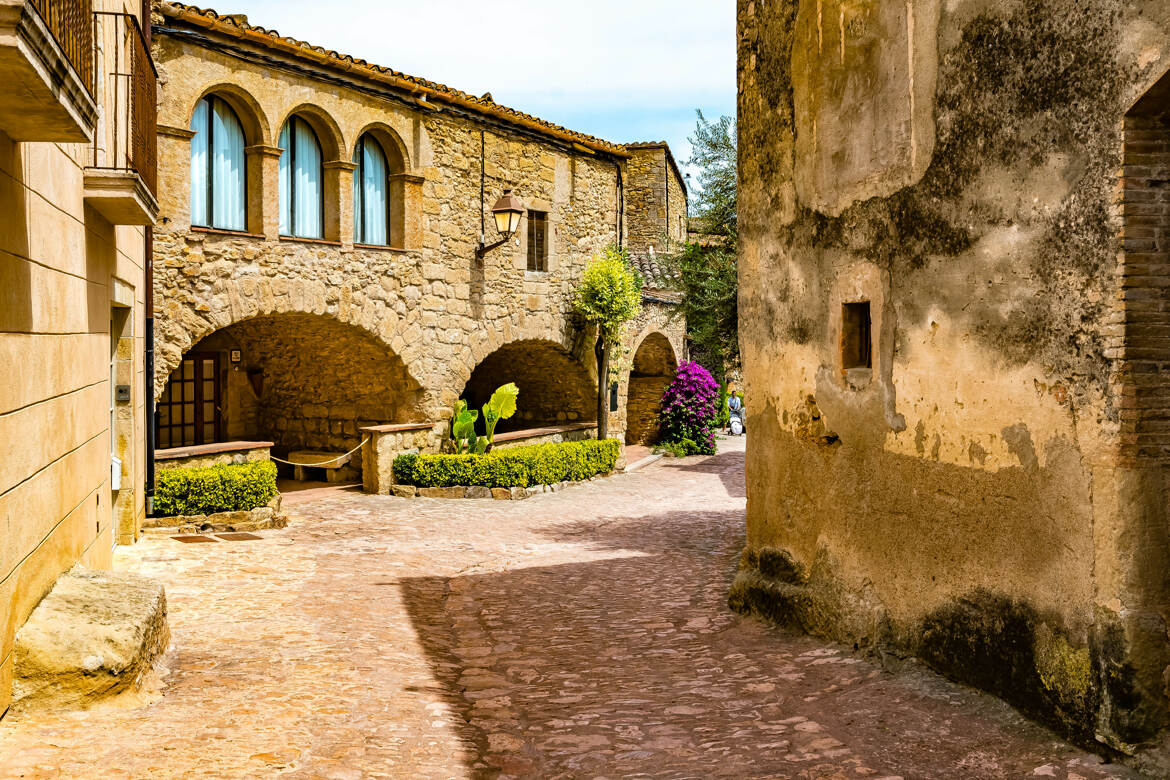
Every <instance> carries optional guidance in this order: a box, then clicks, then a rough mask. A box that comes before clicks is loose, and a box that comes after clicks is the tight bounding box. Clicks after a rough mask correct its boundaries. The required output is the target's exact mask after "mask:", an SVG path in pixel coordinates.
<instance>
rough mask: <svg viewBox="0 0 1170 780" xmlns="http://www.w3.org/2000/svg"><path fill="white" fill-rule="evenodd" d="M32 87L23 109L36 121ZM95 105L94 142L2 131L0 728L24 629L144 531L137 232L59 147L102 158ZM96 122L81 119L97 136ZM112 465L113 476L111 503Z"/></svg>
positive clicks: (126, 8) (107, 124)
mask: <svg viewBox="0 0 1170 780" xmlns="http://www.w3.org/2000/svg"><path fill="white" fill-rule="evenodd" d="M16 10H17V11H18V12H19V10H20V9H19V7H17V8H16ZM93 10H94V11H109V12H125V13H130V14H137V13H138V11H139V5H138V4H137V3H128V2H121V0H99V2H95V3H94V4H93ZM25 12H26V13H33V14H35V13H36V12H35V11H31V7H30V8H29V9H26V11H25ZM105 18H111V19H112V18H116V17H103V19H105ZM120 21H121V20H119V22H120ZM8 29H9V30H11V29H12V28H11V27H9V28H8ZM105 29H107V30H108V26H107V27H106V28H105ZM18 41H19V43H18ZM27 44H28V40H27V39H25V38H24V37H20V36H17V35H15V34H13V35H8V36H6V41H5V44H4V45H5V47H6V50H7V52H9V53H10V54H11V52H14V51H16V50H17V48H18V47H25V46H26V45H27ZM49 45H50V44H49V42H48V41H46V43H45V46H46V47H48V46H49ZM21 51H22V52H23V54H21V55H20V56H22V57H33V58H36V59H37V61H39V62H40V61H43V62H54V61H56V58H58V57H60V54H59V53H58V52H59V50H58V52H54V53H52V54H48V53H47V51H48V49H47V48H46V49H45V50H44V51H42V50H39V49H37V50H35V51H34V50H29V49H27V48H21ZM15 56H17V55H12V57H13V60H12V61H14V59H15ZM41 57H45V59H44V60H41V59H40V58H41ZM95 60H96V61H95V63H94V67H95V70H96V72H98V73H101V74H105V73H108V72H111V71H113V70H114V63H113V56H112V51H110V49H107V56H97V57H95ZM61 62H62V67H69V66H68V65H65V64H64V61H61ZM64 75H65V74H64V73H60V72H57V71H55V70H54V71H53V72H52V78H53V84H54V87H55V89H56V88H59V89H60V92H59V93H58V94H57V97H58V98H59V100H60V103H61V104H66V103H69V102H71V101H72V98H71V97H69V95H68V90H67V89H65V88H64V86H63V84H64V83H65V82H64V80H63V77H64ZM5 76H6V77H7V78H10V79H11V78H13V74H11V73H6V74H5ZM77 78H78V77H77V76H76V75H74V76H72V79H77ZM78 83H80V82H78ZM23 86H24V85H22V87H23ZM28 86H29V89H28V93H27V94H28V96H29V97H28V101H27V103H25V102H24V100H23V99H22V100H21V105H22V106H23V107H24V108H27V109H28V110H29V112H30V113H31V114H32V115H34V116H38V117H43V116H45V114H42V113H38V112H39V109H40V107H41V104H40V103H37V102H36V101H34V99H33V96H34V95H35V91H34V90H33V88H32V85H28ZM94 103H96V109H97V112H98V117H100V121H101V124H99V125H97V128H96V130H95V128H94V127H89V128H83V127H82V126H81V125H80V124H78V121H79V120H80V117H81V116H82V115H81V114H76V113H75V114H74V121H73V122H72V123H71V126H67V125H66V120H65V119H64V118H63V115H64V114H65V111H64V109H61V108H60V104H57V105H58V108H57V110H56V111H55V112H54V113H57V114H60V115H61V116H62V118H60V119H58V120H54V121H52V122H49V121H46V122H45V123H44V124H43V125H41V126H39V127H38V128H36V129H35V131H34V132H38V133H40V132H43V133H45V135H46V140H43V141H31V140H29V141H24V142H17V141H13V140H12V139H11V138H9V137H8V135H7V134H5V132H4V129H3V127H0V442H2V443H3V449H4V457H3V458H2V459H0V717H2V716H3V715H4V713H5V712H6V711H7V710H8V707H9V703H10V699H11V695H12V682H13V658H14V653H13V646H14V637H15V635H16V632H17V631H18V629H20V627H21V626H22V625H23V624H24V623H25V621H26V619H27V618H28V616H29V615H30V613H31V612H32V610H33V609H34V608H35V607H36V606H37V604H38V602H40V601H41V599H42V598H43V597H44V596H45V595H46V594H47V593H49V592H50V590H51V589H52V588H53V585H54V583H55V582H56V581H57V578H58V577H59V576H60V575H61V574H62V573H63V572H65V571H68V570H69V569H70V568H72V567H73V566H74V565H75V564H77V563H81V564H83V565H84V566H87V567H91V568H108V567H109V565H110V562H111V549H112V548H113V545H114V543H115V542H119V543H123V544H129V543H132V542H133V541H134V540H136V539H137V538H138V533H139V530H140V529H141V526H142V521H143V518H144V517H145V495H144V492H143V490H142V489H141V486H142V483H143V473H144V468H145V457H144V450H143V447H142V444H141V443H142V442H143V441H144V438H145V436H144V429H145V423H146V418H145V414H144V409H145V400H146V398H145V395H146V394H145V391H144V387H145V377H144V373H143V354H144V349H143V346H144V344H143V333H144V330H145V325H144V322H145V320H144V301H145V294H146V289H145V284H144V267H145V262H144V249H145V239H144V235H143V229H142V228H140V227H128V226H115V225H113V224H111V223H110V222H109V221H108V220H107V219H106V218H105V217H103V216H102V215H101V214H100V213H99V212H98V211H97V210H95V209H94V208H93V207H92V205H91V204H90V203H87V202H86V187H85V182H84V176H85V168H86V166H88V165H92V162H93V148H92V147H91V145H90V144H88V143H71V142H61V141H60V140H59V139H60V137H62V136H61V134H62V133H63V132H65V130H66V129H67V130H69V131H70V132H71V134H73V135H74V136H75V137H76V136H79V135H82V134H83V132H91V131H92V132H93V135H94V137H95V138H96V139H97V143H98V144H99V145H101V146H103V147H105V145H106V144H107V143H108V140H109V136H110V134H112V132H113V128H114V127H116V126H118V122H117V121H116V120H118V119H122V120H124V119H125V117H124V115H122V116H119V114H118V113H117V112H116V109H117V107H118V106H117V105H116V103H115V101H114V99H113V95H110V94H107V93H105V92H99V93H98V94H97V95H95V96H94ZM75 105H76V104H75ZM94 107H95V106H94V105H93V104H91V105H90V106H89V111H88V112H86V114H85V115H86V116H90V118H93V119H95V122H96V121H98V118H95V117H93V116H92V113H91V112H92V111H93V110H94ZM6 108H7V109H9V110H11V109H12V108H13V105H12V104H8V105H6ZM123 126H124V125H123ZM103 131H105V133H104V134H103ZM52 136H56V138H54V137H52ZM26 137H27V136H26ZM111 384H114V385H128V386H129V387H130V398H129V400H126V401H117V402H112V400H111V399H112V398H113V396H114V393H113V388H112V387H111ZM111 405H112V406H113V407H114V408H113V413H112V414H111ZM111 453H113V454H114V455H116V456H117V457H118V458H119V459H120V460H121V462H122V466H121V472H120V477H121V488H120V489H119V490H114V489H113V487H114V485H113V483H112V481H111V473H112V464H111Z"/></svg>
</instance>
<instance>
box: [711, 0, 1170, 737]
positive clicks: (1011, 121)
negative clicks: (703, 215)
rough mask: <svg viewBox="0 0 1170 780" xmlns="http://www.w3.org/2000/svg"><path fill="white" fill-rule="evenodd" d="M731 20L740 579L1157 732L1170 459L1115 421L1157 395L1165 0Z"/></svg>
mask: <svg viewBox="0 0 1170 780" xmlns="http://www.w3.org/2000/svg"><path fill="white" fill-rule="evenodd" d="M739 36H740V41H739V63H740V85H741V90H740V97H739V117H740V124H739V131H740V149H741V159H740V178H741V187H740V193H741V194H740V203H739V207H740V212H739V220H740V258H739V268H740V312H741V345H742V353H743V362H744V380H745V392H746V395H747V396H748V398H749V399H750V405H749V414H750V419H749V420H748V428H749V430H751V432H752V433H751V436H750V437H749V439H748V445H747V446H748V450H749V451H748V458H749V461H750V463H751V464H752V468H751V469H750V470H749V473H748V528H747V531H748V540H747V548H746V549H745V552H744V557H743V568H742V571H741V573H740V576H739V577H738V579H737V581H736V585H735V587H734V589H733V593H732V602H733V604H734V605H735V606H737V607H738V608H740V609H744V610H755V611H758V612H760V613H762V614H766V615H769V616H771V617H774V618H776V619H779V620H782V621H785V622H788V623H791V624H793V625H796V626H799V627H801V628H804V629H806V630H809V631H813V632H816V633H820V634H824V635H828V636H832V637H835V638H838V639H841V640H844V641H849V642H855V643H858V644H860V645H862V646H872V645H882V644H890V645H897V646H900V647H902V648H908V649H910V650H911V651H913V652H915V653H917V654H918V655H919V656H921V657H922V658H924V659H926V660H927V662H928V663H930V664H931V665H932V666H934V667H935V668H937V669H939V670H940V671H943V672H945V673H946V674H948V675H951V676H953V677H955V678H957V679H961V680H964V681H966V682H969V683H971V684H974V685H977V686H979V687H982V688H985V689H987V690H991V691H993V692H995V693H997V694H999V695H1001V696H1004V697H1006V698H1008V699H1009V700H1010V701H1012V702H1013V703H1014V704H1016V705H1017V706H1019V707H1020V708H1021V709H1023V710H1024V711H1025V712H1028V713H1029V714H1032V715H1034V716H1036V717H1039V718H1041V719H1043V720H1045V721H1047V722H1049V723H1051V724H1053V725H1055V726H1057V727H1058V728H1060V729H1061V730H1063V731H1064V732H1065V733H1066V734H1070V735H1072V736H1073V737H1074V738H1077V739H1079V740H1081V741H1083V742H1086V743H1091V742H1094V741H1096V740H1101V741H1103V742H1105V743H1106V744H1108V745H1110V746H1112V747H1114V748H1117V749H1118V750H1122V751H1124V752H1128V753H1131V754H1136V753H1140V752H1142V751H1141V746H1143V745H1148V744H1151V743H1153V742H1155V741H1157V740H1159V739H1160V738H1161V737H1160V735H1161V734H1163V733H1164V729H1165V727H1166V726H1167V724H1168V723H1170V718H1168V710H1170V707H1168V705H1170V699H1168V698H1167V695H1166V691H1165V686H1164V682H1163V678H1164V675H1165V674H1166V672H1167V669H1168V668H1170V647H1168V641H1167V639H1166V637H1167V630H1166V621H1165V617H1164V614H1163V610H1162V609H1161V608H1160V607H1158V606H1157V605H1159V604H1165V603H1166V600H1167V597H1168V594H1170V582H1167V578H1166V576H1165V572H1166V571H1167V565H1166V563H1167V562H1166V560H1165V556H1166V553H1165V552H1164V551H1165V550H1167V549H1170V543H1168V541H1170V540H1167V538H1166V537H1167V533H1168V531H1167V529H1168V528H1170V523H1167V517H1166V511H1165V508H1164V507H1163V506H1162V503H1163V502H1161V501H1160V499H1156V498H1153V497H1154V496H1157V495H1160V492H1159V491H1160V490H1161V487H1159V486H1161V485H1163V484H1164V483H1165V478H1166V472H1165V467H1164V465H1163V463H1162V462H1161V461H1160V460H1158V459H1156V458H1146V459H1145V461H1144V462H1142V461H1141V459H1131V458H1130V457H1129V456H1128V455H1127V453H1126V448H1127V447H1130V446H1131V445H1137V444H1139V443H1142V444H1144V443H1147V442H1148V443H1149V444H1151V445H1155V447H1156V445H1157V444H1158V441H1157V436H1158V435H1159V431H1160V426H1161V422H1160V421H1159V419H1158V413H1157V410H1158V408H1159V406H1158V403H1159V402H1157V401H1155V400H1154V399H1157V398H1158V397H1159V396H1161V395H1162V394H1163V392H1162V388H1161V387H1160V385H1161V381H1160V380H1158V379H1156V376H1157V375H1158V374H1159V368H1158V367H1159V366H1160V365H1161V364H1160V362H1159V361H1160V356H1159V354H1155V352H1151V351H1150V350H1158V349H1160V347H1161V344H1160V342H1159V341H1157V340H1156V339H1157V338H1158V337H1157V335H1156V334H1157V333H1158V332H1159V331H1158V330H1157V328H1158V327H1159V324H1158V323H1159V322H1160V319H1159V318H1160V317H1161V315H1160V314H1156V313H1155V312H1156V311H1157V310H1159V309H1160V308H1161V304H1159V303H1156V301H1159V300H1160V299H1161V297H1162V292H1161V285H1160V284H1159V283H1158V277H1159V276H1160V275H1161V272H1160V270H1158V265H1157V262H1156V261H1153V260H1149V261H1147V260H1146V259H1144V258H1143V257H1142V255H1143V254H1146V253H1150V254H1152V255H1153V256H1156V255H1157V253H1158V252H1159V251H1160V249H1159V247H1160V245H1161V241H1162V233H1161V232H1160V231H1161V228H1160V227H1159V226H1160V225H1161V222H1158V221H1157V219H1154V220H1151V219H1150V218H1159V219H1160V216H1159V215H1160V214H1161V211H1160V206H1154V205H1151V204H1156V203H1160V201H1161V197H1162V195H1161V193H1160V192H1158V191H1157V187H1156V186H1155V183H1156V181H1157V180H1158V171H1159V170H1161V165H1162V163H1161V160H1160V158H1158V156H1157V155H1158V154H1159V150H1160V146H1159V145H1158V141H1157V140H1156V139H1155V138H1153V137H1151V136H1146V135H1143V133H1146V132H1149V130H1150V128H1148V127H1147V128H1142V127H1141V126H1140V125H1141V123H1140V122H1130V124H1129V126H1128V129H1125V128H1126V119H1125V114H1126V111H1127V107H1129V106H1132V105H1134V104H1135V103H1137V102H1138V101H1139V98H1141V97H1142V95H1143V94H1147V93H1148V94H1149V95H1153V96H1154V97H1153V98H1151V99H1153V100H1155V101H1161V102H1160V103H1158V105H1159V106H1160V108H1158V109H1157V111H1155V113H1163V112H1164V111H1166V110H1167V104H1166V103H1165V93H1164V92H1161V91H1159V88H1157V87H1155V85H1156V84H1157V83H1158V81H1159V79H1160V78H1161V76H1162V74H1164V73H1165V72H1166V71H1167V70H1168V69H1170V12H1168V11H1167V10H1166V9H1165V8H1164V7H1162V6H1159V5H1158V4H1157V3H1151V2H1139V3H1135V4H1132V5H1131V6H1128V7H1127V8H1126V9H1125V10H1123V11H1121V10H1118V9H1117V8H1116V7H1115V6H1114V5H1113V4H1110V3H1107V2H1104V1H1103V0H1089V1H1088V2H1072V0H1043V2H1039V3H1034V4H1031V5H1029V6H1028V7H1027V9H1025V8H1023V7H1019V8H1017V7H1015V6H1002V7H1001V6H994V5H992V4H982V5H979V6H978V7H977V8H974V7H973V8H964V9H958V8H956V7H952V6H949V5H946V4H942V3H939V2H936V1H935V0H915V2H913V3H908V4H905V5H902V6H897V7H894V6H893V5H891V4H885V3H879V2H876V0H873V1H870V0H867V2H861V3H844V2H839V3H838V2H825V3H812V2H804V1H803V0H801V1H799V2H798V1H797V0H788V1H787V2H782V3H779V4H767V5H765V4H761V3H752V2H748V0H741V2H740V3H739ZM1138 52H1141V54H1140V56H1139V55H1138ZM1139 60H1140V62H1139ZM1058 61H1059V62H1063V63H1076V65H1075V66H1072V67H1071V68H1065V67H1063V66H1058V65H1057V62H1058ZM841 85H845V86H846V87H847V88H846V89H844V90H842V89H841ZM858 127H877V128H880V130H881V131H880V132H875V133H858V132H856V128H858ZM1127 135H1128V137H1129V138H1130V139H1132V141H1133V142H1134V143H1137V144H1151V145H1149V146H1138V147H1135V148H1133V149H1132V150H1131V153H1129V154H1128V155H1125V146H1126V143H1127ZM1139 149H1140V151H1139ZM1123 155H1124V156H1123ZM1123 163H1124V166H1125V167H1124V174H1122V171H1123ZM1121 175H1124V177H1125V179H1126V183H1123V182H1122V181H1121V179H1120V178H1119V176H1121ZM1131 179H1132V180H1133V186H1132V188H1130V191H1131V192H1132V196H1131V195H1128V194H1125V192H1126V189H1127V183H1128V182H1129V180H1131ZM1123 200H1124V201H1125V202H1124V204H1123V203H1122V201H1123ZM1126 209H1128V212H1126ZM1123 217H1124V218H1125V220H1123ZM1131 217H1132V218H1133V219H1134V220H1135V221H1128V220H1129V219H1130V218H1131ZM1155 223H1157V224H1155ZM1123 230H1124V241H1125V244H1124V245H1123V244H1122V240H1123V239H1122V236H1123ZM1119 259H1120V265H1119ZM851 304H868V314H869V319H868V322H867V323H866V324H867V325H868V327H867V328H866V329H865V332H868V334H869V337H870V347H871V350H870V355H869V360H868V361H866V364H865V365H859V364H858V362H857V361H856V360H852V359H849V356H847V355H846V354H845V351H844V350H843V348H842V345H843V344H847V343H852V342H853V341H855V340H856V339H858V338H861V337H860V336H859V335H858V334H859V332H860V331H859V330H858V328H859V327H860V326H859V325H858V322H859V321H860V317H859V316H855V315H856V314H857V310H856V309H850V310H848V311H849V313H850V316H846V311H847V310H846V307H847V306H849V305H851ZM1147 327H1150V329H1149V330H1146V329H1145V328H1147ZM1147 339H1152V340H1147ZM1127 357H1128V359H1127ZM1143 377H1144V378H1143ZM1141 387H1145V388H1147V389H1145V390H1139V389H1138V388H1141ZM1138 399H1150V400H1149V405H1148V406H1144V407H1143V404H1144V403H1145V401H1143V400H1138ZM1143 408H1144V409H1148V410H1150V411H1151V412H1152V414H1148V415H1147V414H1146V413H1145V412H1144V411H1143ZM1143 437H1144V438H1143ZM1149 454H1150V455H1153V454H1154V453H1153V452H1151V453H1149ZM1139 540H1140V541H1139ZM1009 637H1010V639H1011V641H1007V640H1008V638H1009Z"/></svg>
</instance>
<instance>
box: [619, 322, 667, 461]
mask: <svg viewBox="0 0 1170 780" xmlns="http://www.w3.org/2000/svg"><path fill="white" fill-rule="evenodd" d="M677 368H678V357H677V356H676V355H675V351H674V346H673V345H672V344H671V343H670V339H669V338H667V337H666V335H665V334H663V333H662V332H661V331H651V332H650V333H647V334H644V335H643V336H642V339H641V340H640V341H639V342H638V343H637V347H636V349H635V350H634V359H633V365H632V368H631V369H630V381H629V388H628V390H627V394H626V444H654V443H655V442H656V441H657V438H658V414H659V412H660V411H661V408H662V394H663V392H665V390H666V388H667V386H668V385H670V381H671V379H673V378H674V372H675V369H677Z"/></svg>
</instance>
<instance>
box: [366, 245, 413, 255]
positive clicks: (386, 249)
mask: <svg viewBox="0 0 1170 780" xmlns="http://www.w3.org/2000/svg"><path fill="white" fill-rule="evenodd" d="M353 248H354V249H374V250H379V251H382V252H396V253H398V254H406V253H407V252H409V251H410V250H409V249H404V248H403V247H400V246H390V245H388V244H354V245H353Z"/></svg>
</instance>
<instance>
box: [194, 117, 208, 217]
mask: <svg viewBox="0 0 1170 780" xmlns="http://www.w3.org/2000/svg"><path fill="white" fill-rule="evenodd" d="M210 111H211V108H210V106H208V104H207V101H206V100H200V101H199V102H198V103H196V104H195V116H194V117H193V118H192V119H191V130H192V131H194V133H195V135H194V136H193V137H192V138H191V224H192V225H199V226H200V227H210V225H211V223H210V222H209V221H208V214H207V175H208V173H209V171H208V167H207V147H208V144H209V142H210V141H211V139H210V138H208V132H207V128H208V124H207V116H208V114H209V113H210Z"/></svg>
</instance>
